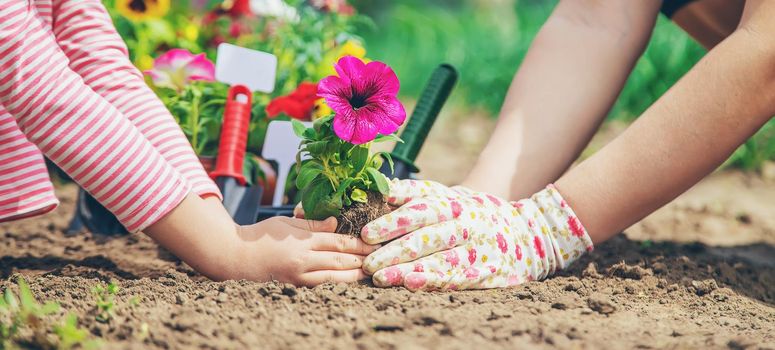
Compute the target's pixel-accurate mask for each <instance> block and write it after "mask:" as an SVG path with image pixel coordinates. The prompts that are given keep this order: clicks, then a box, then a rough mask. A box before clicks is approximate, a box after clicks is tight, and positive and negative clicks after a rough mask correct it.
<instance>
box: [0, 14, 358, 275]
mask: <svg viewBox="0 0 775 350" xmlns="http://www.w3.org/2000/svg"><path fill="white" fill-rule="evenodd" d="M0 52H2V53H3V56H2V57H0V103H1V104H2V105H3V107H4V108H5V109H6V110H7V111H8V113H9V114H10V115H12V116H13V117H14V118H15V119H16V122H17V123H18V125H19V128H20V130H21V131H22V132H24V134H25V136H26V137H27V138H28V139H29V140H30V141H31V142H32V143H34V144H35V145H36V146H37V147H38V148H40V150H41V151H42V152H43V153H44V154H45V155H46V156H48V157H49V159H51V160H52V161H54V162H55V163H56V164H57V165H59V166H60V167H61V168H62V169H63V170H64V171H65V172H67V173H68V175H70V176H71V177H72V178H73V179H75V180H76V181H77V182H78V183H79V184H80V185H81V186H83V187H84V188H85V189H86V190H87V191H89V192H90V193H91V194H92V195H94V197H95V198H96V199H97V200H98V201H100V203H103V204H104V205H105V206H106V207H107V208H108V209H109V210H111V211H112V212H113V213H114V214H115V215H116V217H117V218H118V219H119V220H120V221H121V223H122V224H124V226H126V227H127V229H129V230H130V231H138V230H143V229H147V230H146V231H147V232H148V233H149V235H150V236H151V237H153V238H155V239H157V240H158V241H159V242H160V243H161V244H162V245H163V246H165V247H166V248H168V249H170V250H171V251H172V252H173V253H175V254H178V255H179V256H180V257H181V258H182V259H183V260H184V261H185V262H186V263H188V264H190V265H191V266H193V267H195V268H197V269H198V270H200V271H201V272H202V273H203V274H205V275H207V276H208V277H211V278H215V279H227V278H249V279H258V280H268V279H270V278H277V279H279V280H282V281H287V282H293V283H297V284H307V285H312V284H318V283H322V282H324V281H327V280H333V281H355V280H357V279H358V278H360V277H361V276H362V272H361V271H360V265H361V261H362V259H363V258H362V256H363V255H366V254H368V253H369V252H370V251H371V249H372V248H371V247H370V246H367V245H365V244H363V243H362V242H361V241H360V240H358V239H355V238H352V237H345V236H342V235H337V234H333V233H319V232H315V231H322V230H327V231H332V230H333V229H334V228H335V226H336V223H335V221H333V222H332V221H329V222H328V223H319V222H317V223H316V222H308V221H304V220H292V219H285V218H279V219H273V220H268V221H265V222H261V223H259V224H256V225H252V226H247V227H238V226H237V225H235V224H234V223H233V222H232V221H231V219H230V218H229V216H228V214H226V213H225V211H224V210H223V207H222V206H220V204H219V203H217V201H214V200H213V199H214V198H209V199H207V200H205V199H202V198H199V196H197V195H193V194H192V193H191V192H190V189H189V186H188V184H187V182H186V181H185V180H184V179H183V178H182V177H181V176H180V175H179V174H178V173H177V172H176V171H175V169H173V168H172V167H171V166H170V165H169V164H168V163H167V162H166V161H165V160H164V159H163V157H162V156H161V155H160V154H159V153H158V151H157V150H156V149H155V148H154V147H153V145H151V144H150V142H148V140H146V139H145V138H144V137H143V135H142V134H141V133H140V132H139V131H138V130H137V129H136V128H135V127H134V125H132V123H131V122H130V121H129V120H128V119H127V118H126V117H125V116H124V115H122V114H121V113H120V112H119V111H117V110H116V109H115V108H114V107H113V106H112V105H111V104H109V103H107V102H106V101H105V100H104V99H102V97H100V96H99V95H97V94H96V93H94V91H92V90H91V89H90V88H89V87H88V86H86V85H85V84H84V83H83V80H82V78H81V76H79V75H78V74H76V73H74V72H73V71H72V70H70V68H69V67H68V65H67V63H68V61H67V58H66V57H65V56H64V54H63V53H62V52H61V50H60V48H59V47H58V46H57V44H56V42H55V41H54V38H53V36H52V35H51V33H50V31H48V30H46V29H45V28H44V26H43V24H42V23H41V21H40V20H39V19H38V18H37V17H36V15H35V13H34V11H33V10H31V8H30V4H29V2H28V1H27V0H5V1H2V2H0Z"/></svg>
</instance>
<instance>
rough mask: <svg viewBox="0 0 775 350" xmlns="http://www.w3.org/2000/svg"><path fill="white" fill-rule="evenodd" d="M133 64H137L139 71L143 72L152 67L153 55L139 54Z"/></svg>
mask: <svg viewBox="0 0 775 350" xmlns="http://www.w3.org/2000/svg"><path fill="white" fill-rule="evenodd" d="M135 66H137V68H138V69H139V70H140V71H141V72H145V71H147V70H149V69H151V68H153V57H151V56H148V55H143V56H140V57H138V58H137V60H136V61H135Z"/></svg>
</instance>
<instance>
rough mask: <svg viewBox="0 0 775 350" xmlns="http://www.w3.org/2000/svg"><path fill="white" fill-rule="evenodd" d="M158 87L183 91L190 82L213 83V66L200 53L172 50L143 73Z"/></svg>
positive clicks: (157, 59)
mask: <svg viewBox="0 0 775 350" xmlns="http://www.w3.org/2000/svg"><path fill="white" fill-rule="evenodd" d="M144 73H145V74H147V75H148V76H150V77H151V80H153V84H154V85H156V86H158V87H167V88H171V89H175V90H178V91H180V90H183V88H185V87H186V85H188V84H189V83H190V82H191V81H194V80H202V81H214V80H215V65H214V64H213V62H211V61H210V60H208V59H207V57H205V54H203V53H200V54H198V55H195V54H193V53H191V52H189V51H188V50H184V49H172V50H169V51H167V52H165V53H164V54H163V55H161V56H159V57H158V58H156V60H154V61H153V68H152V69H150V70H147V71H145V72H144Z"/></svg>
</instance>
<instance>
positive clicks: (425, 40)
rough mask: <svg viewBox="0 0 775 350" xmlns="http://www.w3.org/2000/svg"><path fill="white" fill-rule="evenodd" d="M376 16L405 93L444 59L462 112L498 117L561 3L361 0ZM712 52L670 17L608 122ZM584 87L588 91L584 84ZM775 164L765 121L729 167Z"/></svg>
mask: <svg viewBox="0 0 775 350" xmlns="http://www.w3.org/2000/svg"><path fill="white" fill-rule="evenodd" d="M353 3H354V4H355V5H356V7H357V8H358V9H359V11H360V12H361V13H363V14H366V15H368V16H370V17H372V18H373V19H374V24H375V25H373V26H371V25H365V26H361V27H360V28H359V30H357V33H358V34H359V35H360V36H361V37H363V38H364V42H365V44H366V48H367V51H368V52H369V56H370V58H372V59H376V60H382V61H385V62H388V63H389V64H390V65H391V66H392V67H393V68H394V69H395V70H396V72H397V73H398V76H399V77H400V78H401V84H402V87H401V89H402V90H401V92H402V94H403V95H404V96H407V97H410V98H411V97H413V96H418V95H419V93H420V91H421V89H422V88H423V85H424V84H425V81H426V79H427V75H429V74H430V72H431V71H432V70H433V68H434V67H435V66H436V65H438V64H439V63H442V62H447V63H451V64H452V65H454V66H455V67H457V68H458V69H459V71H460V82H459V84H458V87H457V88H456V90H455V93H454V95H453V96H452V98H451V102H450V103H451V104H453V105H455V106H456V108H462V109H463V110H467V111H472V110H478V111H484V112H485V113H487V114H489V115H492V116H493V118H495V117H496V116H497V114H498V111H499V109H500V106H501V103H502V102H503V98H504V96H505V94H506V91H507V89H508V87H509V84H510V83H511V80H512V78H513V77H514V73H515V72H516V70H517V68H518V67H519V65H520V64H521V62H522V59H523V58H524V56H525V53H526V52H527V49H528V48H529V46H530V43H531V41H532V40H533V37H534V36H535V35H536V33H537V32H538V30H539V29H540V28H541V25H542V24H543V23H544V21H545V20H546V18H548V16H549V14H550V13H551V11H552V9H553V8H554V6H555V5H556V3H557V0H423V1H417V0H390V1H373V0H356V1H353ZM705 52H706V50H705V49H704V48H703V47H701V46H700V45H699V44H697V43H696V42H695V41H694V40H692V39H691V38H690V37H689V36H688V35H686V34H685V33H684V32H683V31H682V30H681V29H680V28H679V27H677V26H676V25H674V24H673V23H672V22H670V20H668V19H667V18H665V17H664V16H661V15H660V17H659V19H658V21H657V25H656V28H655V29H654V33H653V35H652V38H651V41H650V43H649V45H648V47H647V49H646V51H645V53H644V54H643V56H642V57H641V58H640V60H639V61H638V63H637V65H636V66H635V68H634V70H633V72H632V75H631V76H630V77H629V79H628V81H627V84H626V85H625V87H624V90H623V91H622V93H621V95H620V96H619V99H618V100H617V102H616V104H615V105H614V107H613V108H612V110H611V112H610V113H609V115H608V119H609V120H611V119H615V120H622V121H632V120H633V119H635V118H636V117H637V116H638V115H640V114H641V113H642V112H643V111H645V110H646V108H648V106H650V105H651V104H652V103H653V102H654V101H656V100H657V99H658V98H659V97H660V96H661V95H662V94H663V93H664V92H665V91H667V89H668V88H670V86H672V85H673V84H674V83H675V82H676V81H677V80H678V79H679V78H680V77H681V76H683V75H684V74H685V73H686V72H687V71H688V70H689V69H691V67H692V66H693V65H694V64H695V63H696V62H697V61H699V60H700V58H702V56H703V55H704V54H705ZM580 88H583V87H580ZM772 159H775V123H773V122H770V123H769V124H767V125H766V126H765V127H764V128H763V129H762V130H761V131H760V132H759V133H758V134H757V135H756V137H754V138H753V139H751V140H750V141H748V142H747V143H746V144H745V145H743V146H742V147H741V148H740V149H739V150H738V151H737V152H735V154H733V156H732V157H731V158H730V160H729V161H728V162H727V165H728V166H734V167H741V168H744V169H758V168H759V167H760V166H761V164H762V162H765V161H767V160H772Z"/></svg>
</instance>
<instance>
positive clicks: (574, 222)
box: [568, 216, 584, 237]
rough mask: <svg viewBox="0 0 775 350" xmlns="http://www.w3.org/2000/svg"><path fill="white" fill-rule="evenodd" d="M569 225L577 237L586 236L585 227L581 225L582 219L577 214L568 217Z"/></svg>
mask: <svg viewBox="0 0 775 350" xmlns="http://www.w3.org/2000/svg"><path fill="white" fill-rule="evenodd" d="M568 227H569V228H570V232H571V233H572V234H573V235H574V236H576V237H584V227H582V226H581V221H579V218H577V217H575V216H570V217H568Z"/></svg>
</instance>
